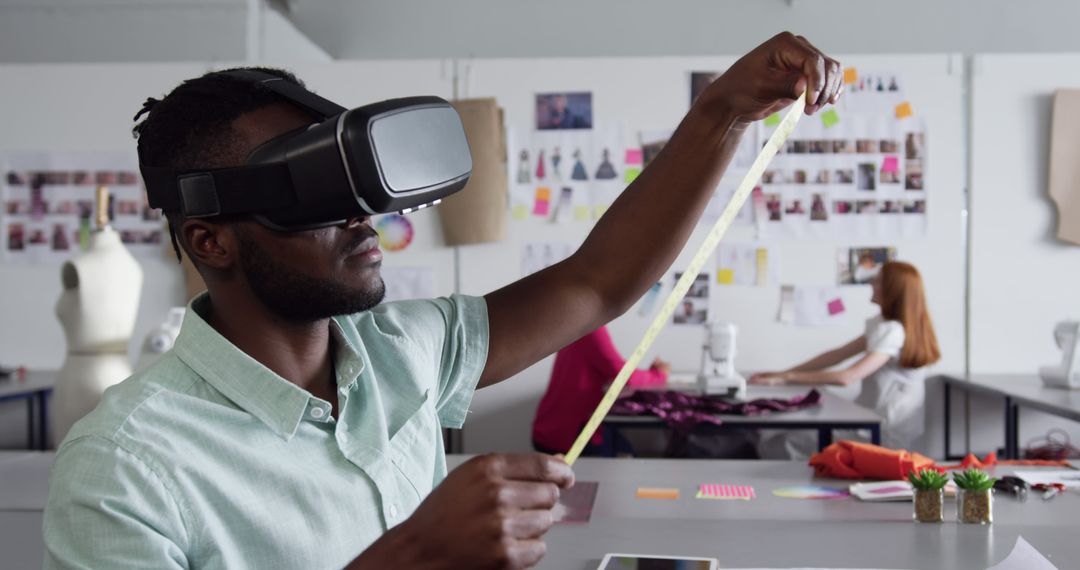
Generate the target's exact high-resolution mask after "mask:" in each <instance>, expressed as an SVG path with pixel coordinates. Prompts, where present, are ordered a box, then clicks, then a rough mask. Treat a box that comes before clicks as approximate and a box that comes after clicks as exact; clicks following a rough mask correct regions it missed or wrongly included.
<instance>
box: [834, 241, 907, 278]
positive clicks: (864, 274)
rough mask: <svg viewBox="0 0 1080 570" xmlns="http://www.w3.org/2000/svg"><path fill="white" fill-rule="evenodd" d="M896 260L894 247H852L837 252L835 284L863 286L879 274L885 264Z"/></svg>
mask: <svg viewBox="0 0 1080 570" xmlns="http://www.w3.org/2000/svg"><path fill="white" fill-rule="evenodd" d="M895 259H896V248H895V247H853V248H848V249H840V250H838V252H837V283H839V284H841V285H863V284H867V283H870V282H871V281H873V280H874V278H875V277H877V275H878V273H880V272H881V268H882V267H883V266H884V265H885V263H886V262H889V261H893V260H895Z"/></svg>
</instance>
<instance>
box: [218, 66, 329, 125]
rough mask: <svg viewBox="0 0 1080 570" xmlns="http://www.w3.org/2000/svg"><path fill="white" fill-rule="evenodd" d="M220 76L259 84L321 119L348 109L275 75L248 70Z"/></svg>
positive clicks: (225, 73)
mask: <svg viewBox="0 0 1080 570" xmlns="http://www.w3.org/2000/svg"><path fill="white" fill-rule="evenodd" d="M221 74H222V75H226V76H228V77H235V78H237V79H242V80H244V81H250V82H251V83H259V84H261V85H263V86H264V87H266V88H267V89H269V90H271V91H273V92H274V93H276V94H278V95H281V96H282V97H283V98H285V99H287V100H288V101H289V102H290V103H293V104H294V105H296V106H298V107H300V108H301V109H304V110H305V111H308V112H309V113H314V114H315V115H318V116H320V117H322V118H323V119H329V118H330V117H335V116H337V115H340V114H341V113H344V112H345V111H347V110H348V109H346V108H345V107H342V106H341V105H338V104H337V103H334V102H333V101H330V100H328V99H324V98H322V97H319V96H318V95H316V94H314V93H312V92H311V91H308V90H307V89H304V88H303V87H301V86H299V85H297V84H295V83H292V82H291V81H286V80H284V79H282V78H280V77H278V76H276V75H271V74H269V73H263V72H261V71H250V70H236V71H223V72H221Z"/></svg>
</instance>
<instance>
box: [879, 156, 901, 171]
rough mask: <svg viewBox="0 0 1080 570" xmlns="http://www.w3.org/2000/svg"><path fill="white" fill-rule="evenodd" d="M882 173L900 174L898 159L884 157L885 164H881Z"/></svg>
mask: <svg viewBox="0 0 1080 570" xmlns="http://www.w3.org/2000/svg"><path fill="white" fill-rule="evenodd" d="M881 171H882V172H900V159H898V158H896V157H895V156H886V157H885V162H883V163H881Z"/></svg>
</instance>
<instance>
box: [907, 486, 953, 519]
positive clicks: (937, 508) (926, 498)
mask: <svg viewBox="0 0 1080 570" xmlns="http://www.w3.org/2000/svg"><path fill="white" fill-rule="evenodd" d="M944 504H945V491H944V490H943V489H915V513H914V514H913V515H912V518H914V519H915V522H921V523H939V522H944V521H945V508H944Z"/></svg>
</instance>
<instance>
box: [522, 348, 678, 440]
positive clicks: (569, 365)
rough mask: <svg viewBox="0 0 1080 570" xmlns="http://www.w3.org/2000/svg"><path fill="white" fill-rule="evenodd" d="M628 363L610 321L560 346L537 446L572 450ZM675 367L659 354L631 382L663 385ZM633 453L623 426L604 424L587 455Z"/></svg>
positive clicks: (536, 427)
mask: <svg viewBox="0 0 1080 570" xmlns="http://www.w3.org/2000/svg"><path fill="white" fill-rule="evenodd" d="M625 363H626V360H624V359H623V357H622V356H621V355H620V354H619V351H618V350H617V349H616V348H615V344H614V343H613V342H612V341H611V335H610V334H608V330H607V328H606V327H600V328H598V329H596V330H594V331H593V332H591V333H589V334H587V335H585V336H583V337H581V338H579V339H578V340H576V341H574V342H573V343H572V344H570V345H569V346H567V347H566V348H563V349H562V350H560V351H559V353H558V354H557V355H556V356H555V366H554V368H552V370H551V381H550V382H549V383H548V388H547V392H545V393H544V397H543V398H541V400H540V406H539V407H538V408H537V410H536V419H535V420H533V429H532V441H533V447H535V448H536V450H537V451H540V452H543V453H551V454H556V453H566V452H567V451H569V449H570V446H572V445H573V444H574V439H576V438H577V436H578V433H579V432H580V431H581V428H582V427H584V426H585V423H586V422H588V421H589V416H591V415H592V413H593V411H594V410H595V409H596V405H597V404H599V403H600V400H602V399H603V397H604V391H605V390H606V389H607V387H608V385H610V384H611V381H612V380H614V379H615V376H616V375H618V373H619V370H621V369H622V367H623V364H625ZM669 372H671V365H670V364H668V363H667V362H664V361H663V360H660V359H659V358H657V359H656V360H654V361H653V363H652V366H651V367H649V369H648V370H636V371H634V373H633V374H631V375H630V380H629V382H628V383H627V384H628V385H629V386H631V387H635V388H639V387H644V386H659V385H663V384H664V383H666V382H667V377H668V373H669ZM632 453H633V448H632V447H631V446H630V442H629V441H627V440H626V438H624V437H623V436H622V435H621V434H620V433H619V432H618V431H617V430H615V429H614V428H612V427H609V426H601V427H600V429H598V430H597V431H596V434H594V435H593V438H592V440H591V441H590V442H589V445H588V446H586V447H585V451H584V453H583V455H591V456H598V457H615V456H617V455H630V454H632Z"/></svg>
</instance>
